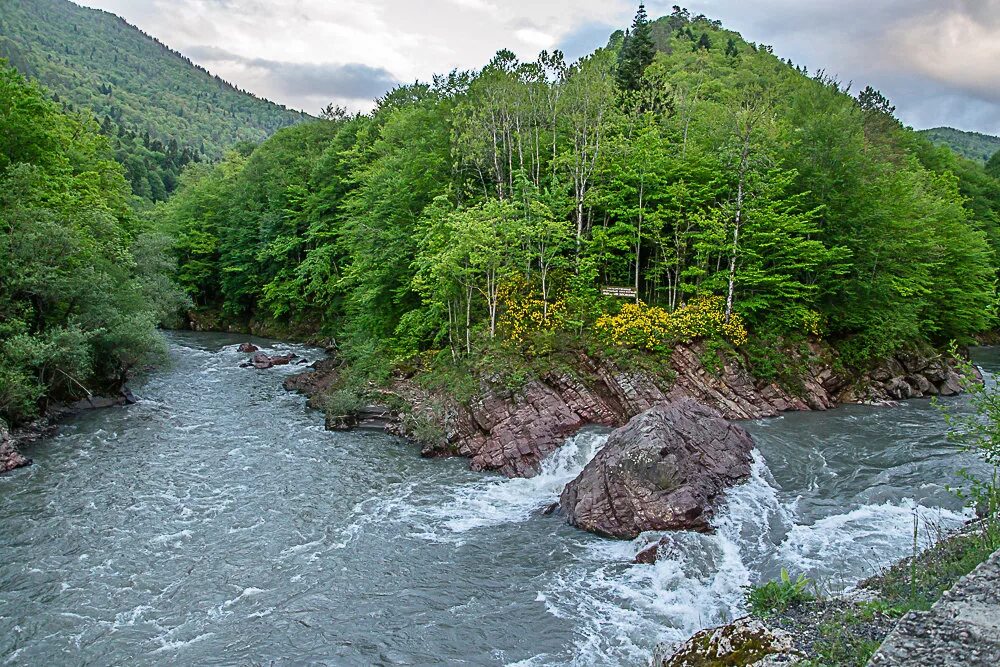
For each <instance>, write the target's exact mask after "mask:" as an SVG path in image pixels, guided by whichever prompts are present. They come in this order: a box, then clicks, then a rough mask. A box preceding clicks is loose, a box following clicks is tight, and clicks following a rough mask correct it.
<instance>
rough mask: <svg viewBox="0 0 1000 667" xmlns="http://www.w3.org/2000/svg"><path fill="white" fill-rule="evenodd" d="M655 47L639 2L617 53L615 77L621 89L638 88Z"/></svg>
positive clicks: (646, 18) (644, 8)
mask: <svg viewBox="0 0 1000 667" xmlns="http://www.w3.org/2000/svg"><path fill="white" fill-rule="evenodd" d="M655 55H656V47H655V46H654V45H653V34H652V27H651V26H650V24H649V17H648V16H647V15H646V6H645V4H643V3H639V10H638V11H637V12H636V13H635V19H634V20H633V21H632V29H631V30H629V31H628V32H626V33H625V41H624V42H623V43H622V48H621V51H620V52H619V53H618V71H617V75H616V78H617V80H618V87H619V88H620V89H621V90H638V89H639V84H640V82H641V81H642V74H643V72H645V71H646V68H647V67H649V65H650V63H652V62H653V56H655Z"/></svg>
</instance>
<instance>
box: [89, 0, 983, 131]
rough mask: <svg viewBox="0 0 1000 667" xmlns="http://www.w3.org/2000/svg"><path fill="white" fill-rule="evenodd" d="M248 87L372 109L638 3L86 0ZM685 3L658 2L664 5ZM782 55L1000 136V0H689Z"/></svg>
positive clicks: (308, 104) (597, 41) (614, 18)
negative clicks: (384, 97)
mask: <svg viewBox="0 0 1000 667" xmlns="http://www.w3.org/2000/svg"><path fill="white" fill-rule="evenodd" d="M78 1H79V2H80V3H81V4H85V5H87V6H90V7H98V8H101V9H106V10H109V11H112V12H114V13H116V14H119V15H121V16H123V17H124V18H125V19H126V20H128V21H129V22H130V23H133V24H136V25H138V26H139V27H140V28H142V29H143V30H144V31H146V32H147V33H150V34H152V35H155V36H156V37H158V38H159V39H160V40H161V41H163V42H165V43H166V44H169V45H171V46H172V47H173V48H175V49H177V50H179V51H181V52H183V53H184V54H186V55H188V56H189V57H191V58H192V59H193V60H194V61H196V62H198V63H199V64H201V65H203V66H205V67H207V68H208V69H209V70H211V71H212V72H213V73H217V74H219V75H220V76H222V77H224V78H225V79H227V80H229V81H231V82H233V83H235V84H237V85H239V86H240V87H242V88H246V89H249V90H252V91H254V92H256V93H258V94H260V95H263V96H265V97H267V98H269V99H272V100H275V101H278V102H281V103H284V104H287V105H288V106H291V107H296V108H300V109H305V110H306V111H308V112H311V113H316V112H317V111H318V110H319V109H320V108H321V107H323V106H324V105H325V104H327V103H328V102H331V101H333V102H336V103H339V104H344V105H346V106H347V107H349V108H351V109H368V108H370V107H371V100H372V99H373V98H374V97H377V96H379V95H381V94H382V93H384V92H385V91H386V90H387V89H389V88H390V87H392V86H393V85H394V84H395V83H397V82H410V81H414V80H416V79H422V80H427V79H429V78H430V76H431V75H432V74H434V73H439V72H447V71H449V70H451V69H454V68H458V69H474V68H478V67H481V66H482V65H483V64H485V63H486V61H488V60H489V58H490V57H491V56H492V55H493V54H494V53H495V52H496V51H497V50H498V49H501V48H509V49H511V50H512V51H514V52H515V53H517V54H518V55H520V56H521V57H522V58H526V59H534V57H535V56H536V55H537V53H538V51H539V50H541V49H553V48H561V49H563V51H565V52H566V54H567V55H568V56H570V57H578V56H580V55H583V54H585V53H587V52H589V51H591V50H592V49H593V48H595V47H597V46H599V45H602V44H604V43H606V41H607V37H608V35H609V34H610V33H611V32H612V31H613V30H615V29H617V28H621V27H625V26H627V25H628V23H629V22H630V20H631V17H632V15H633V13H634V12H635V7H636V2H633V1H632V0H419V1H418V0H78ZM676 2H677V0H665V1H660V2H647V8H648V10H649V13H650V14H651V15H652V16H659V15H661V14H665V13H669V11H670V7H671V6H672V5H673V4H675V3H676ZM685 4H686V6H687V7H688V8H689V9H690V10H691V11H692V12H694V13H699V12H703V13H705V14H707V15H709V16H711V17H713V18H718V19H720V20H722V21H723V22H724V23H725V24H726V26H727V27H729V28H731V29H734V30H738V31H740V32H741V33H743V36H744V37H745V38H746V39H748V40H751V41H755V42H760V43H765V44H771V45H773V46H774V48H775V53H776V54H778V55H780V56H782V57H788V58H791V59H792V60H793V61H794V62H795V63H796V64H804V65H807V66H808V67H809V70H810V71H811V72H812V71H815V70H817V69H820V68H822V69H825V70H826V71H827V72H828V73H830V74H834V75H836V76H837V77H838V78H840V79H841V80H842V81H844V82H845V83H846V82H854V86H853V89H854V90H858V89H860V88H863V87H864V86H865V85H868V84H871V85H873V86H875V87H876V88H879V89H881V90H882V92H883V93H885V94H886V95H887V96H889V97H890V99H892V100H893V102H894V103H895V104H896V106H897V107H898V108H899V115H900V117H901V118H902V119H903V120H904V121H905V122H906V123H908V124H910V125H913V126H914V127H917V128H924V127H933V126H937V125H952V126H955V127H959V128H962V129H967V130H976V131H980V132H988V133H991V134H1000V0H689V1H688V2H687V3H685Z"/></svg>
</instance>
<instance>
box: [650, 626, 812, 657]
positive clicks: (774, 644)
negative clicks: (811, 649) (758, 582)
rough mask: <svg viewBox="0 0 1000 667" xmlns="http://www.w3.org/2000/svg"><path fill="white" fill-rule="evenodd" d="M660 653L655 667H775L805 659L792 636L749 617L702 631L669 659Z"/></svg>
mask: <svg viewBox="0 0 1000 667" xmlns="http://www.w3.org/2000/svg"><path fill="white" fill-rule="evenodd" d="M657 653H658V656H657V657H656V658H654V661H653V664H654V666H655V667H750V666H752V667H772V666H777V665H793V664H795V663H796V662H798V661H799V660H801V659H802V658H803V657H804V656H803V655H802V654H801V653H799V652H798V651H797V650H796V649H795V647H794V644H793V642H792V636H791V635H790V634H789V633H787V632H785V631H784V630H773V629H771V628H768V627H767V626H766V625H764V623H763V622H761V621H759V620H757V619H754V618H750V617H746V618H741V619H738V620H736V621H733V622H732V623H730V624H729V625H723V626H721V627H718V628H709V629H708V630H702V631H701V632H699V633H698V634H696V635H694V636H693V637H691V639H689V640H687V641H686V642H684V643H683V644H682V645H681V646H680V647H679V648H678V649H677V650H675V651H674V652H673V653H672V654H670V655H668V656H665V657H664V655H663V654H662V653H660V651H657Z"/></svg>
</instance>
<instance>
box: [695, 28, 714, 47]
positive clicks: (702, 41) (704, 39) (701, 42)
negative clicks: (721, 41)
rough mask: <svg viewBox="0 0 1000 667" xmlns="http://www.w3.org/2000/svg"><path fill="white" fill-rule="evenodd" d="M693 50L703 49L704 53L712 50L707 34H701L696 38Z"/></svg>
mask: <svg viewBox="0 0 1000 667" xmlns="http://www.w3.org/2000/svg"><path fill="white" fill-rule="evenodd" d="M693 48H694V50H695V51H697V50H698V49H705V50H706V51H711V50H712V40H711V39H709V38H708V33H707V32H703V33H701V37H699V38H698V42H697V43H696V44H695V45H694V47H693Z"/></svg>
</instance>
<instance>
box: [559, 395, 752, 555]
mask: <svg viewBox="0 0 1000 667" xmlns="http://www.w3.org/2000/svg"><path fill="white" fill-rule="evenodd" d="M752 450H753V440H751V439H750V434H748V433H747V432H746V431H745V430H744V429H743V428H741V427H739V426H736V425H735V424H730V423H729V422H727V421H726V420H725V419H723V418H722V417H721V415H719V413H718V412H716V411H715V410H712V409H711V408H708V407H706V406H704V405H702V404H700V403H698V402H697V401H694V400H693V399H690V398H687V399H682V400H679V401H675V402H671V403H668V404H665V405H657V406H655V407H653V408H651V409H649V410H647V411H646V412H644V413H642V414H641V415H639V416H637V417H635V418H633V419H632V420H631V421H630V422H629V423H628V425H626V426H624V427H622V428H620V429H618V430H617V431H615V432H614V433H612V434H611V436H610V437H609V438H608V442H607V444H606V445H604V447H603V448H602V449H601V451H600V452H599V453H598V454H597V456H595V457H594V458H593V460H591V461H590V463H588V464H587V466H586V467H585V468H584V469H583V472H581V473H580V475H579V476H578V477H577V478H576V479H575V480H573V481H572V482H570V483H569V484H567V485H566V488H565V489H564V490H563V492H562V495H561V496H560V498H559V504H560V507H561V508H562V511H563V514H564V515H565V516H566V520H567V521H569V523H570V524H571V525H573V526H576V527H578V528H582V529H583V530H587V531H590V532H592V533H597V534H598V535H604V536H607V537H617V538H622V539H634V538H635V537H638V536H639V534H640V533H642V532H644V531H647V530H699V531H708V530H711V525H710V520H711V518H712V512H713V507H714V505H715V502H716V501H717V499H719V498H720V497H721V496H722V494H723V493H724V491H725V490H726V489H727V488H729V487H730V486H732V485H733V484H736V483H738V482H740V481H742V480H744V479H746V478H748V477H749V476H750V462H751V454H750V453H751V451H752Z"/></svg>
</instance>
